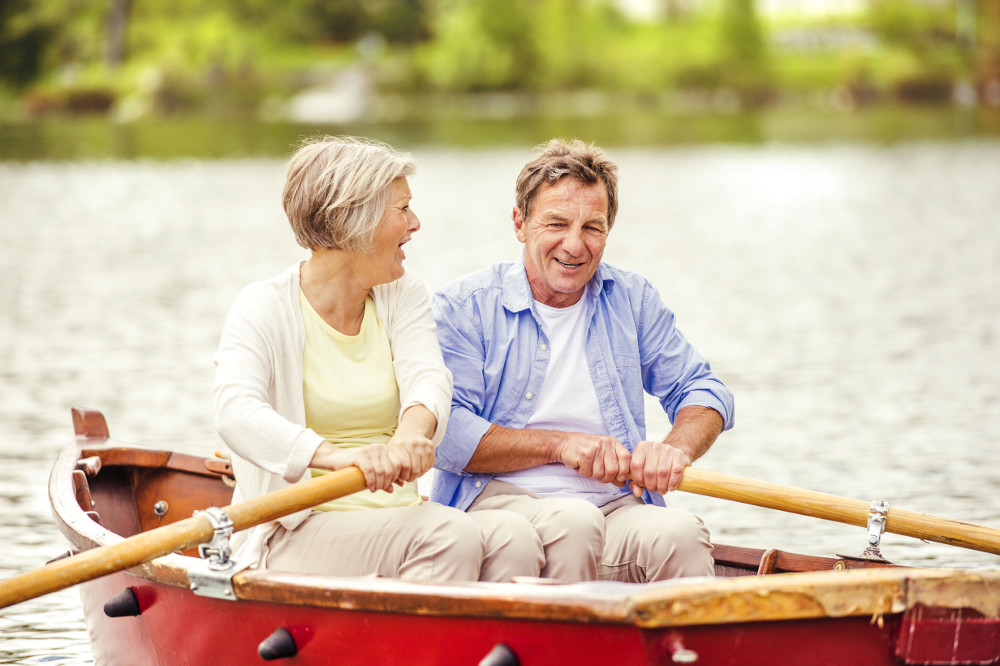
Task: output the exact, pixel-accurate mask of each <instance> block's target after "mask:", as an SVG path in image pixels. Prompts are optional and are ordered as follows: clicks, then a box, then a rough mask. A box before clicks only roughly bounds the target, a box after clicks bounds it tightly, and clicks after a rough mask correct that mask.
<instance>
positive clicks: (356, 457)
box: [309, 442, 401, 493]
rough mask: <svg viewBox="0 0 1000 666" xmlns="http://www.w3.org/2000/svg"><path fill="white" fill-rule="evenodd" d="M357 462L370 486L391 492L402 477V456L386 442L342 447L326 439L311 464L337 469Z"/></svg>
mask: <svg viewBox="0 0 1000 666" xmlns="http://www.w3.org/2000/svg"><path fill="white" fill-rule="evenodd" d="M352 465H353V466H356V467H357V468H358V469H360V470H361V473H362V474H364V476H365V485H366V486H367V487H368V490H370V491H372V492H375V491H376V490H385V491H387V492H390V493H391V492H392V484H393V482H398V479H399V478H400V469H401V465H400V460H399V456H398V455H396V456H393V455H390V453H389V449H388V447H387V446H386V445H385V444H366V445H364V446H354V447H350V448H341V447H339V446H336V445H334V444H331V443H330V442H323V443H322V444H320V445H319V448H318V449H316V453H315V454H314V455H313V458H312V462H310V463H309V466H310V467H316V468H318V469H329V470H338V469H344V468H346V467H351V466H352Z"/></svg>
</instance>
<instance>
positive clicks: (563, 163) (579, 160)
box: [515, 139, 618, 229]
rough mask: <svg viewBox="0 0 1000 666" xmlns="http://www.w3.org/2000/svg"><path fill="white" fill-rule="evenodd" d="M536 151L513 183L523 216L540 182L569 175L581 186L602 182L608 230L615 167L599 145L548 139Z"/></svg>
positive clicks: (612, 213)
mask: <svg viewBox="0 0 1000 666" xmlns="http://www.w3.org/2000/svg"><path fill="white" fill-rule="evenodd" d="M536 151H537V154H536V155H535V157H534V158H533V159H532V160H531V161H530V162H528V163H527V164H525V165H524V167H523V168H522V169H521V173H519V174H518V176H517V184H516V185H515V197H516V201H515V204H516V205H517V207H518V209H519V210H520V211H521V215H523V216H524V218H525V219H528V216H529V214H530V209H531V203H532V201H534V199H535V197H536V196H537V195H538V192H539V190H541V188H542V186H543V185H555V184H556V183H557V182H558V181H560V180H562V179H563V178H571V179H573V180H575V181H578V182H580V183H582V184H584V185H597V184H598V183H603V184H604V189H605V192H606V193H607V195H608V229H610V228H611V227H612V226H614V223H615V215H616V214H617V213H618V167H617V166H616V165H615V163H614V162H612V161H611V160H609V159H608V158H606V157H605V156H604V152H603V151H602V150H601V149H600V148H598V147H597V146H595V145H593V144H590V143H584V142H583V141H580V140H579V139H573V140H571V141H564V140H562V139H552V140H551V141H549V142H548V143H546V144H542V145H540V146H538V147H537V148H536Z"/></svg>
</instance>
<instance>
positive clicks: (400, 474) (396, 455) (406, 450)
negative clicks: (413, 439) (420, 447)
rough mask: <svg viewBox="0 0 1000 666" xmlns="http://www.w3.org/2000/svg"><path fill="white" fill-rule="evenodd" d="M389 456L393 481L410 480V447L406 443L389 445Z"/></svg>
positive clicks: (411, 469) (411, 470)
mask: <svg viewBox="0 0 1000 666" xmlns="http://www.w3.org/2000/svg"><path fill="white" fill-rule="evenodd" d="M389 458H390V459H391V460H392V463H393V470H392V471H393V475H392V476H393V479H392V480H393V481H396V480H403V481H412V480H413V479H412V478H411V477H412V476H413V455H412V452H411V451H410V447H409V446H406V445H396V446H390V447H389Z"/></svg>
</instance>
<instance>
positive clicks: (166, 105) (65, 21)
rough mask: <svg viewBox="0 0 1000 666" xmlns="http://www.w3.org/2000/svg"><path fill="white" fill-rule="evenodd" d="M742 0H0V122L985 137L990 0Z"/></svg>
mask: <svg viewBox="0 0 1000 666" xmlns="http://www.w3.org/2000/svg"><path fill="white" fill-rule="evenodd" d="M785 1H786V2H787V3H788V4H789V5H790V6H792V5H795V4H796V3H795V2H794V0H785ZM760 4H762V3H760V2H756V3H755V2H754V1H753V0H648V2H645V3H642V2H638V3H637V2H625V1H624V0H617V1H616V0H379V1H377V2H375V1H370V2H364V1H362V0H289V1H288V2H287V3H281V6H277V4H273V3H267V2H265V1H264V0H243V1H238V0H215V1H213V2H208V0H178V2H176V3H158V2H155V0H110V1H109V0H79V2H76V3H74V5H73V7H72V9H70V10H67V9H66V8H65V7H63V3H61V2H60V1H59V0H10V1H9V2H7V3H4V5H3V8H2V9H0V63H2V64H0V124H2V125H4V126H6V127H7V128H10V127H15V126H22V127H23V126H28V125H45V124H46V123H50V122H52V121H53V120H54V119H60V120H63V121H71V122H76V123H78V124H79V123H83V124H86V123H88V122H90V121H92V120H94V119H100V120H101V121H103V122H106V123H110V124H114V125H119V126H127V125H142V124H149V123H157V122H171V121H172V122H180V123H183V122H186V121H188V120H190V119H194V118H200V119H202V120H203V121H204V122H207V123H209V124H211V123H213V122H222V121H229V122H232V123H261V124H276V125H281V124H287V125H320V126H323V127H345V128H350V127H352V126H357V125H366V126H371V125H373V124H374V125H379V126H385V127H393V126H397V127H400V128H402V127H406V126H413V125H417V126H421V125H423V126H427V127H435V126H438V125H441V124H442V123H446V122H451V123H455V124H456V125H458V126H461V125H462V124H469V125H476V124H479V125H486V126H489V125H490V124H503V123H526V124H527V125H529V126H531V125H537V124H539V123H545V122H546V121H554V119H562V120H563V121H565V122H567V123H568V124H569V125H570V126H574V125H583V126H585V125H586V124H587V122H588V121H592V122H594V123H597V122H598V120H599V119H604V120H605V121H606V122H611V123H613V122H614V119H615V118H626V117H628V118H632V119H638V124H639V126H641V125H642V124H643V120H642V119H643V118H652V117H654V116H658V117H660V118H664V119H667V120H670V119H680V120H681V121H685V120H689V119H691V118H694V117H699V118H700V117H704V116H716V117H718V118H719V119H720V120H718V122H717V123H716V124H718V125H726V124H730V125H732V124H738V122H743V121H737V120H735V119H737V118H744V117H750V118H751V120H750V121H746V122H750V123H751V124H753V122H755V121H754V120H753V119H754V118H756V119H758V120H757V121H756V122H760V121H759V118H761V117H765V118H790V119H792V120H794V119H795V118H796V117H797V116H798V115H800V114H803V113H814V114H817V115H819V116H821V117H839V116H844V115H852V114H858V115H859V116H863V117H865V118H872V117H874V118H878V117H879V116H880V114H882V113H883V111H882V110H885V113H890V114H891V113H896V114H898V113H899V110H900V109H909V108H912V109H915V114H916V116H918V117H920V116H923V117H929V116H933V115H935V113H937V116H939V117H949V116H956V117H958V118H959V120H958V121H955V122H957V123H958V126H959V130H960V133H961V131H962V126H963V123H965V124H966V125H968V124H969V123H971V125H972V126H973V127H979V128H980V129H984V130H985V131H986V132H987V133H989V134H993V133H996V132H997V128H996V125H997V123H996V121H995V120H994V116H995V113H994V112H998V113H1000V3H998V2H996V1H995V0H856V1H855V2H853V3H846V2H843V3H839V5H841V6H842V7H847V8H848V9H847V10H844V9H841V10H840V11H835V12H833V13H829V12H828V13H826V14H807V13H804V12H801V11H800V12H793V11H786V12H776V11H774V10H773V5H775V4H779V3H774V2H772V3H770V4H771V6H772V8H771V10H769V11H768V12H766V13H765V12H762V11H761V10H760V9H758V6H759V5H760ZM800 4H801V3H800ZM834 4H835V5H836V4H837V3H834ZM639 5H642V6H645V7H646V10H645V11H643V12H638V11H637V10H636V9H635V7H636V6H639ZM630 8H631V9H630ZM933 109H938V111H937V112H935V111H933ZM963 119H964V120H963ZM970 119H971V120H970ZM984 119H985V120H984ZM627 122H629V123H631V122H632V120H629V121H627ZM705 122H707V123H709V124H711V122H710V121H705ZM918 122H919V121H918ZM945 122H946V123H952V122H953V121H952V120H946V121H945ZM647 124H650V125H653V124H655V123H653V122H652V121H649V122H648V123H647ZM695 124H697V123H695ZM834 124H841V125H846V126H850V125H852V124H853V125H858V124H863V123H860V122H858V123H851V122H835V123H834ZM25 131H26V132H29V130H25ZM560 133H565V132H560ZM793 133H794V132H793ZM653 134H654V136H653V138H654V140H655V138H656V137H655V135H656V132H654V133H653ZM695 136H697V132H695ZM678 140H683V137H678Z"/></svg>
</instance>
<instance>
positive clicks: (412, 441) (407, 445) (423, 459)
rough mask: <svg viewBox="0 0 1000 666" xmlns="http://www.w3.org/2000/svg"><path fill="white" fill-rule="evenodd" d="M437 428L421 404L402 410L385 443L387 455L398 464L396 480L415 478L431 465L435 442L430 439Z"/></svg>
mask: <svg viewBox="0 0 1000 666" xmlns="http://www.w3.org/2000/svg"><path fill="white" fill-rule="evenodd" d="M436 427H437V419H436V418H434V414H432V413H431V411H430V410H429V409H427V408H426V407H424V406H423V405H413V406H412V407H409V408H408V409H407V410H406V411H405V412H403V416H402V417H401V418H400V420H399V426H397V427H396V432H395V433H394V434H393V436H392V438H391V439H390V440H389V442H388V443H387V444H386V446H387V447H388V448H389V455H390V456H391V457H392V458H393V460H395V461H397V462H398V463H399V466H400V473H399V481H398V483H403V482H404V481H416V480H417V479H418V478H419V477H421V476H422V475H423V474H424V472H426V471H427V470H429V469H430V468H431V467H432V466H433V465H434V443H433V442H432V441H431V440H430V438H431V437H432V436H433V435H434V429H435V428H436Z"/></svg>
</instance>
